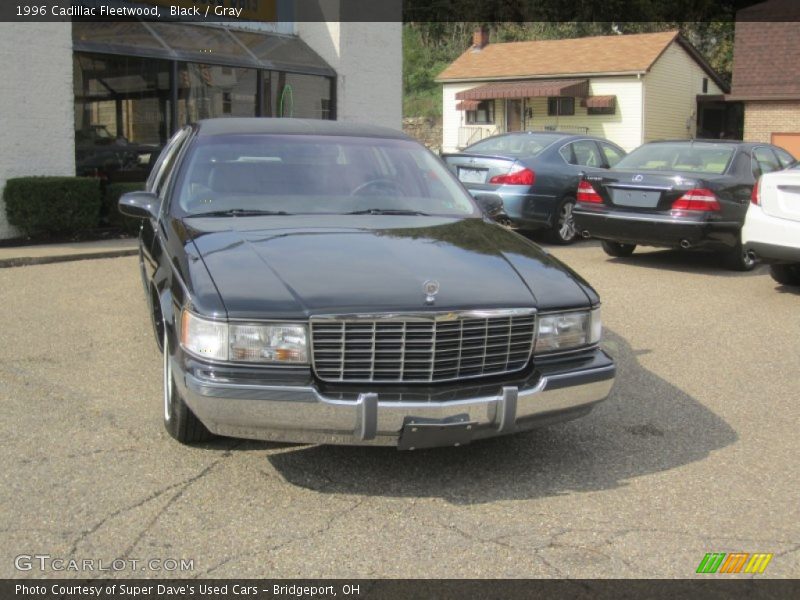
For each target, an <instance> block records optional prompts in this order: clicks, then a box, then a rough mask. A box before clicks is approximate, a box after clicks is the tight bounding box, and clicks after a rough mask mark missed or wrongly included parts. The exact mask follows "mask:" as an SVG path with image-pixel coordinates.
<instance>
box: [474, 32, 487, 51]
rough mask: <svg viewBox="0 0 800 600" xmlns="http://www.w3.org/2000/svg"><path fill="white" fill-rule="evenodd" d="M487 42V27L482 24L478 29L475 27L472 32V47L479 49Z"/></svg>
mask: <svg viewBox="0 0 800 600" xmlns="http://www.w3.org/2000/svg"><path fill="white" fill-rule="evenodd" d="M488 43H489V29H488V28H487V27H486V26H482V27H481V28H480V29H476V30H475V32H474V33H473V34H472V49H473V50H481V49H482V48H483V47H484V46H486V45H487V44H488Z"/></svg>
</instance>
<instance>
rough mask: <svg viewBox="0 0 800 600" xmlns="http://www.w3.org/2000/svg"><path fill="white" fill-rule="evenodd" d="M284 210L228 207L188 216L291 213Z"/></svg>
mask: <svg viewBox="0 0 800 600" xmlns="http://www.w3.org/2000/svg"><path fill="white" fill-rule="evenodd" d="M291 214H292V213H288V212H286V211H284V210H259V209H253V208H230V209H228V210H212V211H209V212H202V213H194V214H192V215H187V216H189V217H259V216H286V215H291Z"/></svg>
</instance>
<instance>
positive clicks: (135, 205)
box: [117, 192, 161, 219]
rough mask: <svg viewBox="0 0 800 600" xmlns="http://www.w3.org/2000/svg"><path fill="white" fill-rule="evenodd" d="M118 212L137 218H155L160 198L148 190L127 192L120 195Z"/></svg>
mask: <svg viewBox="0 0 800 600" xmlns="http://www.w3.org/2000/svg"><path fill="white" fill-rule="evenodd" d="M117 206H118V208H119V212H121V213H122V214H123V215H126V216H128V217H135V218H137V219H149V218H151V217H152V218H153V219H157V218H158V211H159V209H160V208H161V200H159V198H158V196H156V195H155V194H152V193H150V192H128V193H127V194H123V195H122V196H120V199H119V204H118V205H117Z"/></svg>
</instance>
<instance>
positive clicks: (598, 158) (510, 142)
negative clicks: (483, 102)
mask: <svg viewBox="0 0 800 600" xmlns="http://www.w3.org/2000/svg"><path fill="white" fill-rule="evenodd" d="M623 156H625V151H624V150H623V149H622V148H620V147H619V146H617V145H616V144H613V143H611V142H609V141H608V140H605V139H602V138H597V137H592V136H586V135H583V136H579V135H572V134H566V133H556V132H541V133H538V132H530V131H528V132H520V133H507V134H503V135H496V136H493V137H490V138H486V139H484V140H481V141H480V142H477V143H476V144H472V145H471V146H467V147H466V148H465V149H464V150H463V151H462V152H459V153H455V154H444V155H443V156H442V158H443V159H444V160H445V162H446V163H447V165H448V166H449V167H450V170H451V171H453V173H455V174H456V175H457V176H458V178H459V179H460V180H461V183H463V184H464V186H465V187H466V188H467V189H468V190H469V191H470V192H471V193H472V194H473V195H475V194H484V193H493V194H497V195H499V196H500V197H501V198H502V199H503V205H504V210H505V214H506V215H507V217H508V219H507V221H506V224H507V225H509V226H511V227H512V228H514V229H523V230H536V229H547V230H548V237H549V238H550V240H551V241H553V242H555V243H558V244H569V243H571V242H573V241H574V240H575V239H576V238H577V237H578V231H577V229H576V228H575V224H574V221H573V218H572V209H573V208H574V206H575V198H576V192H577V189H578V182H579V181H580V180H581V177H582V176H583V175H589V174H592V173H597V172H602V171H604V170H605V169H608V168H609V167H613V166H614V165H615V164H616V163H617V162H618V161H619V160H620V159H621V158H622V157H623Z"/></svg>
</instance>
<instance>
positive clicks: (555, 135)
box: [471, 131, 619, 146]
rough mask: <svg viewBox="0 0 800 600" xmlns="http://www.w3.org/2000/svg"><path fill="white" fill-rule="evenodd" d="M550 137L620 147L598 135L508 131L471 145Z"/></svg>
mask: <svg viewBox="0 0 800 600" xmlns="http://www.w3.org/2000/svg"><path fill="white" fill-rule="evenodd" d="M523 135H529V136H544V135H546V136H548V137H552V138H553V143H555V142H556V141H559V142H560V141H563V142H569V141H573V140H597V141H598V142H607V143H609V144H613V145H614V146H619V144H617V143H616V142H612V141H611V140H609V139H606V138H603V137H599V136H596V135H589V134H588V133H587V134H579V133H566V132H564V131H508V132H506V133H498V134H497V135H490V136H489V137H485V138H483V139H482V140H480V141H478V142H475V143H473V144H471V145H472V146H474V145H475V144H480V143H481V142H485V141H486V140H492V139H497V138H501V137H510V136H523Z"/></svg>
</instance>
